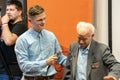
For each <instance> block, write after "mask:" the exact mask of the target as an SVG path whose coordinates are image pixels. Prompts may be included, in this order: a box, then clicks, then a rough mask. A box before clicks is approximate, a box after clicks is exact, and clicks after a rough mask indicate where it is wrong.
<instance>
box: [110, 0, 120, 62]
mask: <svg viewBox="0 0 120 80" xmlns="http://www.w3.org/2000/svg"><path fill="white" fill-rule="evenodd" d="M112 43H113V44H112V45H113V46H112V47H113V54H114V55H115V56H116V58H117V59H118V60H119V61H120V0H112Z"/></svg>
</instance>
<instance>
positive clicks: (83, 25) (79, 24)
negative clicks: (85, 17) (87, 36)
mask: <svg viewBox="0 0 120 80" xmlns="http://www.w3.org/2000/svg"><path fill="white" fill-rule="evenodd" d="M81 27H85V28H89V30H90V31H91V33H92V34H94V33H95V27H94V26H93V25H92V24H91V23H88V22H79V23H78V24H77V32H78V33H79V29H80V28H81Z"/></svg>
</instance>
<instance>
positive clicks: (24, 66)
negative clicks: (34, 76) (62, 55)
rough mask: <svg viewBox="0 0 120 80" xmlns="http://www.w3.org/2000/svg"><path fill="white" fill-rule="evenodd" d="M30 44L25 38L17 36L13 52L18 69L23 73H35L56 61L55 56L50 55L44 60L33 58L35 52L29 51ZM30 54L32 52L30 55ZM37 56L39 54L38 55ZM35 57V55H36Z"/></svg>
mask: <svg viewBox="0 0 120 80" xmlns="http://www.w3.org/2000/svg"><path fill="white" fill-rule="evenodd" d="M30 47H31V46H30V45H29V44H28V42H27V40H26V39H24V38H21V37H20V38H18V39H17V41H16V45H15V52H16V56H17V61H18V64H19V66H20V69H21V70H22V71H23V72H24V73H31V72H32V73H36V72H38V71H40V69H43V68H45V67H47V66H48V65H53V64H54V63H55V62H56V61H57V57H55V56H51V57H49V58H47V59H44V60H37V59H34V58H35V57H36V55H35V54H37V52H36V53H30V50H29V49H30ZM30 54H33V55H32V56H30ZM38 56H39V55H38ZM36 58H37V57H36Z"/></svg>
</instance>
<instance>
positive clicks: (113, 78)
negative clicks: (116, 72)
mask: <svg viewBox="0 0 120 80" xmlns="http://www.w3.org/2000/svg"><path fill="white" fill-rule="evenodd" d="M104 80H117V79H116V78H115V77H114V76H110V75H109V76H105V77H104Z"/></svg>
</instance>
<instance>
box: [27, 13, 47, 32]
mask: <svg viewBox="0 0 120 80" xmlns="http://www.w3.org/2000/svg"><path fill="white" fill-rule="evenodd" d="M29 21H30V22H31V24H32V27H33V29H34V30H36V31H38V32H39V31H41V30H42V29H43V28H44V26H45V21H46V15H45V12H43V13H41V14H39V15H36V16H35V17H32V18H30V19H29Z"/></svg>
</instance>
